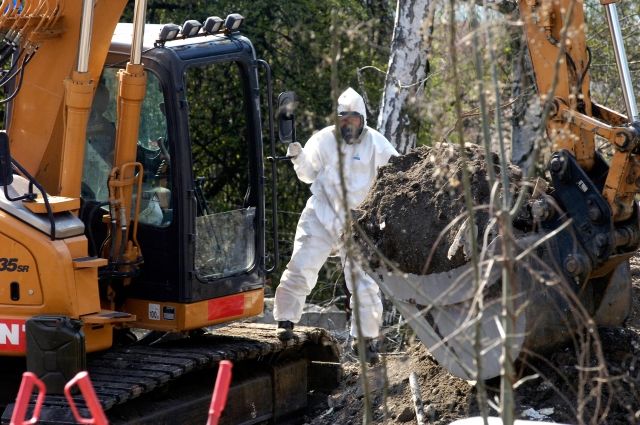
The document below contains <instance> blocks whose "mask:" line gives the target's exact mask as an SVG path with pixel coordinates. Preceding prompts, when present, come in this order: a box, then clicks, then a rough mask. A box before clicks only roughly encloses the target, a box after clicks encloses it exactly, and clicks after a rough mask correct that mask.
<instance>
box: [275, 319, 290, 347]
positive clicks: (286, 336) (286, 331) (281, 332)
mask: <svg viewBox="0 0 640 425" xmlns="http://www.w3.org/2000/svg"><path fill="white" fill-rule="evenodd" d="M276 335H278V339H279V340H280V341H283V342H284V341H289V340H290V339H292V338H293V322H290V321H288V320H283V321H281V322H278V329H276Z"/></svg>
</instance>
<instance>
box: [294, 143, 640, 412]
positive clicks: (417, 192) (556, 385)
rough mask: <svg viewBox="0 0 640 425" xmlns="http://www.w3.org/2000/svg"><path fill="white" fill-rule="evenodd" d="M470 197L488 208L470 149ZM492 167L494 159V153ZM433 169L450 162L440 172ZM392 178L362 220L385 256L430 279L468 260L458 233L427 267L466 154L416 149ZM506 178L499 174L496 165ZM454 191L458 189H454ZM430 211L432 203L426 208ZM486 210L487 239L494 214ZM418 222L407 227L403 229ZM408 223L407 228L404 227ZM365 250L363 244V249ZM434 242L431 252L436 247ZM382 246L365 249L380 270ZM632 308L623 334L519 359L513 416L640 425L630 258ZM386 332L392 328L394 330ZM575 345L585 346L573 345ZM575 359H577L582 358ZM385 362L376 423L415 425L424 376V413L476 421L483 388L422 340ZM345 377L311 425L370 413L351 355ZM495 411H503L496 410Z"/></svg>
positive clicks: (384, 177) (374, 378) (636, 261)
mask: <svg viewBox="0 0 640 425" xmlns="http://www.w3.org/2000/svg"><path fill="white" fill-rule="evenodd" d="M467 154H468V155H469V156H470V157H471V158H472V161H471V170H472V186H473V191H472V192H473V193H472V194H473V198H474V202H475V203H476V204H482V203H486V202H487V201H488V199H489V188H488V186H487V185H486V183H485V178H486V166H485V163H486V161H485V159H484V156H483V154H482V152H481V150H478V149H477V147H473V146H472V147H470V148H469V150H468V151H467ZM492 159H493V163H494V165H495V164H497V159H496V158H495V156H494V157H492ZM435 164H446V165H445V166H444V167H439V169H436V165H435ZM388 167H394V172H393V173H386V174H385V173H384V170H382V171H381V172H380V173H379V175H378V181H377V183H376V185H377V186H376V187H374V189H373V190H372V192H370V195H369V197H368V199H367V200H365V203H364V204H363V205H362V206H361V207H362V210H363V212H361V213H360V214H359V215H356V221H357V223H358V225H359V226H360V227H361V228H362V229H364V231H365V232H366V233H367V234H368V235H369V237H370V238H371V240H372V241H373V242H374V244H375V250H380V251H382V252H383V253H385V255H387V256H388V257H389V258H390V259H391V260H392V261H394V262H395V263H396V264H397V265H398V266H399V267H400V269H402V270H403V271H405V272H412V273H418V274H424V273H425V271H427V272H434V271H435V272H438V271H443V270H448V269H450V268H453V267H456V266H457V265H460V264H462V263H463V262H464V261H465V259H464V256H463V253H462V251H463V250H462V249H460V250H458V252H457V253H456V255H455V256H453V257H452V258H451V259H449V258H447V247H449V246H450V244H451V242H452V241H453V240H454V236H455V234H454V232H449V233H448V234H447V235H446V236H445V240H444V242H443V243H442V244H441V246H438V247H436V249H435V250H434V253H433V254H432V259H431V262H430V263H429V264H427V260H428V255H429V254H428V252H426V250H425V241H434V240H435V239H436V237H437V236H438V234H439V233H440V231H441V230H442V229H443V228H444V227H445V226H446V225H447V224H448V223H449V222H450V221H451V217H454V216H457V215H458V214H459V213H460V212H462V211H463V210H464V204H463V198H462V196H461V193H460V190H458V189H459V184H460V183H459V181H460V178H461V172H460V162H459V156H456V155H452V154H451V150H450V149H448V148H447V147H446V146H444V147H442V146H441V147H439V148H435V149H432V148H419V149H417V150H416V151H414V152H413V153H410V154H408V155H405V156H403V157H399V158H394V159H393V160H392V163H391V164H390V165H389V166H388ZM494 169H495V171H496V173H498V174H499V172H500V168H499V167H498V166H497V165H495V168H494ZM509 177H510V179H511V181H512V182H517V181H519V178H520V176H519V173H518V170H517V169H512V168H511V167H510V168H509ZM450 188H458V189H456V190H452V189H450ZM421 205H429V206H430V208H427V207H419V206H421ZM482 214H483V212H482V211H479V219H478V221H477V223H478V227H479V229H478V230H479V232H480V234H482V232H483V230H484V228H483V227H484V226H486V223H487V216H486V213H484V214H485V215H484V216H483V215H482ZM407 223H411V227H410V228H406V224H407ZM403 226H404V227H403ZM365 245H366V244H365ZM432 245H433V244H431V245H430V246H432ZM375 250H370V251H368V252H365V253H366V254H367V255H368V256H369V258H368V259H369V261H370V263H371V264H372V265H373V266H375V265H376V261H377V260H376V256H375V255H373V252H374V251H375ZM631 273H632V280H633V290H632V299H633V300H632V303H633V308H632V312H631V315H630V317H629V319H628V320H627V322H626V327H624V328H613V329H611V328H610V329H605V328H600V329H597V331H596V332H591V333H589V332H586V331H585V332H584V333H582V334H578V335H577V336H576V337H575V338H573V339H572V340H570V341H569V342H567V343H566V344H565V345H563V346H561V347H559V348H557V349H556V350H554V351H553V352H552V353H549V354H547V355H545V356H544V357H542V356H538V355H534V354H528V355H526V356H525V355H521V356H520V359H519V361H518V362H517V363H516V369H517V378H516V381H517V384H516V389H515V404H516V406H515V412H516V417H517V418H521V419H529V420H547V421H554V422H558V423H566V424H582V423H585V424H591V423H593V424H595V423H600V424H635V423H640V256H635V257H633V258H631ZM387 331H388V332H389V334H392V333H394V332H396V330H395V329H387ZM576 347H577V348H578V349H576ZM576 353H577V354H576ZM383 358H384V361H383V362H382V364H379V365H377V366H375V367H374V368H372V369H369V370H368V373H367V375H368V380H369V381H370V383H371V385H370V386H371V388H372V389H371V391H370V400H371V404H372V418H373V423H406V424H415V423H417V422H416V418H415V413H414V404H413V402H412V397H411V392H410V386H409V375H410V374H411V373H412V372H415V373H416V375H417V378H418V384H419V387H420V393H421V396H422V400H423V402H424V410H425V413H426V416H427V418H428V420H429V422H428V423H430V424H436V425H440V424H449V423H450V422H451V421H453V420H455V419H461V418H465V417H469V416H475V415H478V414H479V412H478V404H477V394H476V387H475V385H474V383H473V382H467V381H465V380H462V379H460V378H457V377H454V376H452V375H450V374H449V373H448V372H447V371H446V370H444V369H443V368H442V367H440V366H439V365H438V363H437V362H436V361H435V359H433V357H431V355H430V354H429V352H428V351H427V349H426V348H425V347H424V346H422V345H421V344H420V343H419V342H418V341H415V339H414V340H413V341H411V340H410V341H409V342H408V343H406V344H404V345H403V346H402V347H400V348H395V347H394V348H393V349H392V350H391V351H390V352H388V353H386V354H384V355H383ZM344 371H345V377H344V379H343V381H342V384H341V386H340V388H339V389H337V390H336V391H334V392H333V393H332V394H330V395H328V396H327V395H324V394H317V395H315V397H314V398H313V400H314V403H312V408H311V409H310V411H309V413H308V415H307V416H306V417H305V421H306V423H309V424H318V425H320V424H322V425H324V424H327V425H328V424H360V423H362V418H363V412H364V400H365V398H364V396H363V390H362V385H361V370H360V366H359V364H358V363H357V362H355V361H353V360H349V359H347V360H346V361H345V364H344ZM486 386H487V389H488V398H489V400H490V402H489V405H490V406H496V404H497V403H498V398H497V397H498V394H499V386H500V382H499V378H494V379H492V380H489V381H487V382H486ZM489 414H492V415H495V416H497V415H498V413H497V411H496V410H495V409H494V408H493V407H490V408H489Z"/></svg>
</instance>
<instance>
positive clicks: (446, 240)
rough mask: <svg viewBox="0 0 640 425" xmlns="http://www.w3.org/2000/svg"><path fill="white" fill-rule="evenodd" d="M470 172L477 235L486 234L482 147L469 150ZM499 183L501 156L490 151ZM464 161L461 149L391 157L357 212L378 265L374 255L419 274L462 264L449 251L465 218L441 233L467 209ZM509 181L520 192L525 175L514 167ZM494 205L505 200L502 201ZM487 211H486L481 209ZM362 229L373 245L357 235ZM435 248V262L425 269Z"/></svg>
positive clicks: (462, 260) (486, 196) (418, 151)
mask: <svg viewBox="0 0 640 425" xmlns="http://www.w3.org/2000/svg"><path fill="white" fill-rule="evenodd" d="M466 158H468V161H467V169H468V170H469V174H470V178H471V193H472V196H473V204H474V206H476V207H481V208H478V209H476V219H475V222H476V225H477V226H478V235H482V234H483V233H484V230H485V229H486V227H487V223H488V220H489V214H488V206H489V202H490V194H491V188H490V187H489V183H488V179H487V159H486V157H485V152H484V149H482V148H481V147H480V146H478V145H473V144H468V145H467V147H466ZM489 162H490V163H491V164H492V165H493V167H494V170H495V173H496V175H497V179H498V180H499V179H501V177H500V173H501V168H500V166H499V160H498V156H497V155H496V154H495V153H491V156H490V158H489ZM462 164H463V158H462V156H461V155H460V147H459V146H458V145H452V144H446V143H442V144H438V145H436V146H434V147H426V146H421V147H419V148H417V149H416V150H414V151H412V152H410V153H408V154H406V155H403V156H400V157H395V158H391V161H390V162H389V164H387V165H386V166H384V167H382V168H381V169H380V170H379V173H378V177H377V180H376V182H375V183H374V186H373V188H372V189H371V190H370V191H369V195H368V197H367V199H365V201H364V202H363V203H362V204H361V205H360V207H359V209H358V212H357V214H356V216H357V218H356V220H355V221H356V223H357V227H358V229H356V231H354V234H355V235H356V239H358V240H359V242H360V245H361V246H362V247H363V250H364V252H365V254H367V256H368V258H370V259H371V261H372V266H374V267H375V266H376V265H377V263H376V260H375V259H376V257H377V256H376V255H374V253H375V252H376V251H378V252H381V253H382V254H384V255H385V256H386V257H387V258H388V259H390V260H392V261H393V262H395V263H396V264H397V266H398V267H399V268H400V269H401V270H403V271H405V272H410V273H415V274H426V273H433V272H442V271H446V270H450V269H452V268H455V267H457V266H460V265H462V264H464V263H465V262H466V261H467V259H465V256H464V252H463V250H462V249H459V250H458V251H457V252H456V253H455V255H453V257H452V258H451V259H449V258H447V252H448V250H449V247H450V245H451V243H452V242H453V240H454V238H455V236H456V233H457V231H458V229H459V228H460V226H461V225H462V222H463V220H460V222H459V223H458V224H457V225H454V226H452V228H451V229H450V230H449V231H447V232H446V233H445V234H443V235H442V238H441V240H440V242H439V243H438V244H437V245H436V246H435V247H434V244H435V243H436V241H438V237H439V236H440V234H441V232H442V231H443V230H444V229H445V227H447V225H449V223H451V221H452V220H453V219H454V218H456V217H459V216H460V215H461V214H463V213H464V212H465V211H466V210H467V209H466V207H465V200H464V190H463V185H462V183H461V182H462ZM507 172H508V174H509V181H511V182H512V184H513V186H514V189H515V192H516V193H517V187H516V186H517V183H518V182H519V181H520V180H521V177H522V173H521V171H520V169H519V168H517V167H512V166H510V167H509V169H508V171H507ZM494 202H501V201H500V200H499V199H498V200H495V201H494ZM483 207H484V208H483ZM359 229H361V230H362V231H363V232H364V233H365V234H366V236H367V237H368V239H370V240H371V241H372V242H373V245H374V247H371V246H370V245H369V244H367V243H366V242H365V241H364V240H362V237H361V236H360V237H359V236H358V234H359V231H358V230H359ZM432 247H434V249H435V251H434V252H433V255H432V258H431V262H430V264H428V265H427V260H428V259H429V255H430V252H431V250H432Z"/></svg>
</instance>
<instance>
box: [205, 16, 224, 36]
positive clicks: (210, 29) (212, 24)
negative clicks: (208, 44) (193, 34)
mask: <svg viewBox="0 0 640 425" xmlns="http://www.w3.org/2000/svg"><path fill="white" fill-rule="evenodd" d="M223 23H224V20H222V18H220V17H219V16H209V17H208V18H207V19H206V20H205V21H204V27H203V28H202V30H203V31H204V32H205V33H207V34H215V33H217V32H218V31H220V29H221V28H222V24H223Z"/></svg>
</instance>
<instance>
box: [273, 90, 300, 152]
mask: <svg viewBox="0 0 640 425" xmlns="http://www.w3.org/2000/svg"><path fill="white" fill-rule="evenodd" d="M296 103H297V100H296V94H295V93H294V92H292V91H286V92H282V93H280V95H279V96H278V112H277V116H278V139H279V140H280V143H291V142H295V141H296V123H295V121H296V112H295V108H296Z"/></svg>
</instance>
